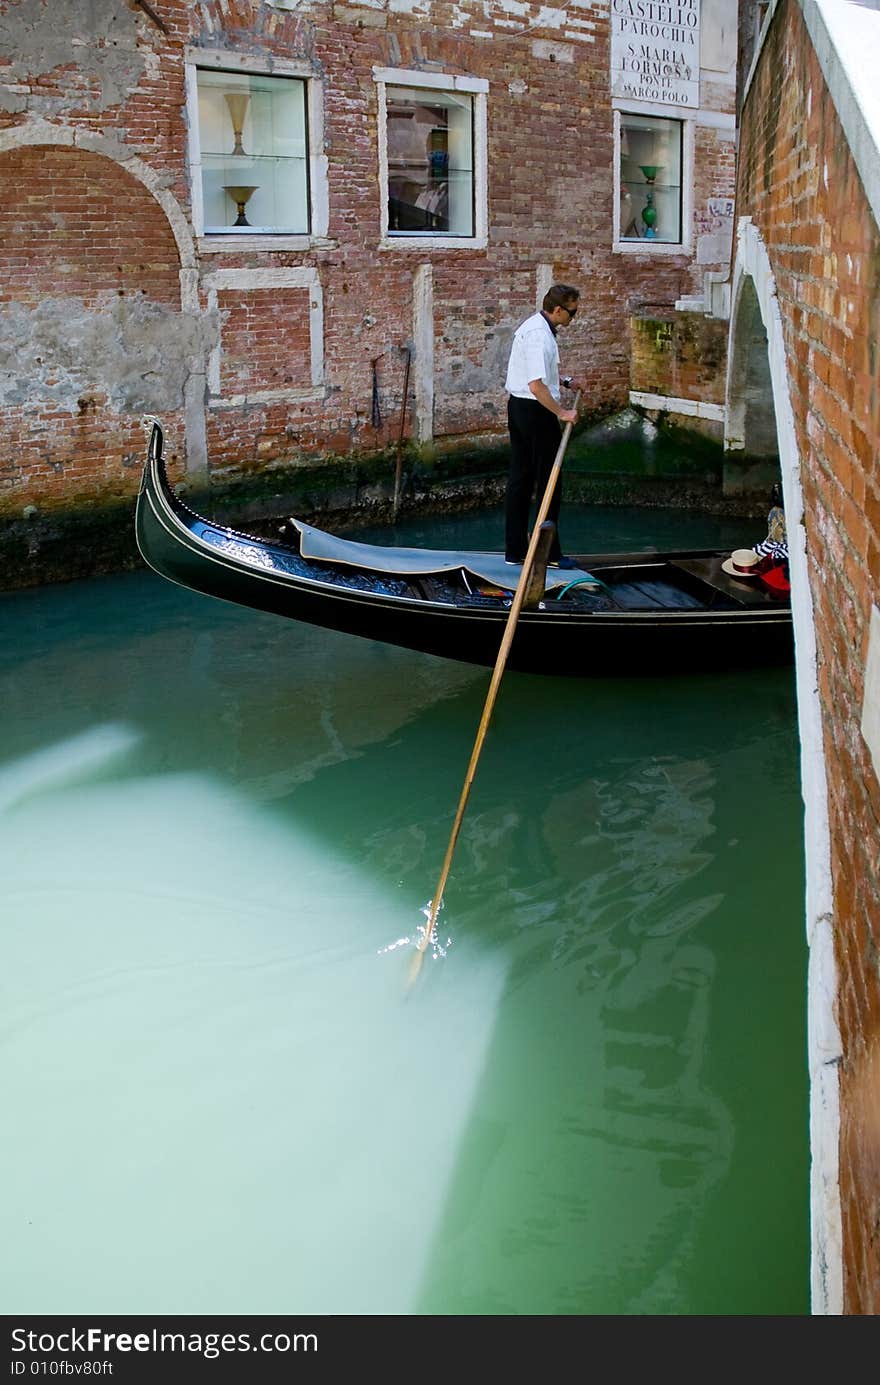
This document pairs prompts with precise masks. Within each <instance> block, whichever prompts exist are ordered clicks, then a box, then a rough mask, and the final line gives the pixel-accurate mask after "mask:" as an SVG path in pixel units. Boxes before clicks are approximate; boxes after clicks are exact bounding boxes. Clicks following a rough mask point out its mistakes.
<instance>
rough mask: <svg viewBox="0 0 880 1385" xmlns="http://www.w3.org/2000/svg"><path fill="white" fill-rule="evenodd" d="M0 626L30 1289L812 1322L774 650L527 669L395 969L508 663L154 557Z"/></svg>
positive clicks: (789, 856)
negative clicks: (463, 660)
mask: <svg viewBox="0 0 880 1385" xmlns="http://www.w3.org/2000/svg"><path fill="white" fill-rule="evenodd" d="M499 523H500V521H499V519H498V517H497V516H489V517H488V518H483V519H478V518H475V517H468V518H466V519H461V520H457V521H453V520H445V521H443V522H442V523H440V522H438V523H436V524H434V525H426V524H423V523H422V524H419V525H415V524H412V525H409V526H407V527H403V526H401V528H400V529H399V530H398V531H397V538H398V541H400V542H411V543H430V544H435V545H441V544H447V543H450V544H451V543H455V544H458V545H461V546H474V547H490V546H493V545H494V544H496V543H497V535H498V531H499ZM661 526H662V528H661ZM563 536H564V540H565V542H566V544H567V546H568V547H569V548H570V549H574V548H576V547H581V546H582V547H584V548H586V549H589V548H592V549H593V550H596V549H600V548H601V549H610V548H618V547H619V548H626V547H638V546H641V545H643V544H645V545H646V544H651V543H656V544H658V546H661V547H662V546H664V545H672V544H681V545H688V544H697V543H704V542H705V543H714V542H716V540H717V541H718V542H720V543H724V544H729V545H730V546H731V547H733V546H736V545H737V544H738V543H739V542H749V541H752V540H753V539H754V537H756V536H755V535H754V534H753V533H752V531H751V528H749V527H748V526H745V527H744V526H743V524H742V522H741V521H740V522H732V523H729V524H728V525H726V526H718V525H713V524H711V523H710V522H709V521H706V520H705V519H701V518H699V517H696V516H685V515H678V516H676V515H670V514H665V513H664V514H660V515H658V514H656V513H655V514H652V515H644V514H639V513H638V512H632V511H630V512H626V511H606V512H598V511H581V512H576V511H574V510H573V509H572V510H570V511H567V512H566V515H565V528H564V530H563ZM0 628H2V632H3V639H2V643H0V701H2V708H3V716H2V726H0V755H2V761H0V813H2V825H3V830H2V835H0V856H2V903H3V910H2V923H0V953H2V957H0V962H2V972H0V986H2V991H3V1001H2V1029H0V1101H2V1107H3V1110H4V1112H5V1113H6V1117H7V1118H6V1121H5V1135H4V1140H3V1143H2V1151H0V1166H2V1183H0V1186H2V1189H3V1196H2V1207H0V1239H2V1242H3V1245H4V1250H5V1253H4V1255H3V1257H2V1263H0V1301H2V1302H3V1304H4V1311H5V1312H6V1313H27V1312H30V1313H77V1314H84V1313H91V1312H95V1311H101V1312H104V1313H107V1312H110V1313H131V1312H143V1313H152V1312H156V1313H159V1312H164V1313H189V1312H200V1313H213V1314H223V1313H245V1314H257V1313H287V1312H290V1313H306V1312H320V1313H346V1312H352V1313H360V1314H366V1313H387V1314H391V1313H395V1314H397V1313H400V1314H410V1313H420V1314H424V1313H427V1314H459V1313H463V1314H600V1313H614V1314H645V1313H661V1314H707V1313H720V1314H744V1313H760V1314H780V1313H783V1314H790V1313H805V1312H808V1311H809V1309H808V1225H807V1219H808V1188H807V1161H808V1150H807V1109H806V1102H807V1093H806V1074H805V1048H806V1041H805V1018H804V1009H805V987H806V980H805V965H806V955H805V942H804V930H803V903H802V901H803V856H802V843H801V820H802V812H801V804H800V797H799V785H798V763H797V738H796V729H795V709H794V693H793V680H792V675H791V673H790V671H785V670H783V671H779V670H776V671H773V672H771V673H768V674H766V675H765V674H758V675H756V674H751V675H748V676H743V677H738V676H736V675H730V674H725V675H717V676H711V677H686V678H680V677H675V676H674V675H673V676H670V675H669V674H668V673H667V672H666V671H662V670H657V675H658V676H650V675H649V676H646V677H645V678H643V679H627V680H614V679H603V680H599V681H598V682H597V683H595V684H593V683H591V682H590V681H589V680H557V679H542V678H538V677H529V676H524V675H515V674H509V675H506V677H505V680H504V684H503V687H502V691H501V694H500V696H499V700H498V704H497V707H496V711H495V716H494V718H493V722H492V726H491V729H490V732H489V735H488V737H487V740H486V744H485V747H484V750H483V754H482V757H481V760H480V766H479V770H478V773H477V778H476V781H475V784H474V788H473V790H472V793H471V797H470V804H469V807H468V813H467V816H466V818H465V822H464V826H463V828H462V832H461V836H460V838H459V842H458V846H457V849H456V854H455V859H454V864H453V868H452V873H451V875H450V879H449V882H448V884H447V886H446V891H445V908H444V910H443V912H442V914H441V920H440V922H441V935H442V938H443V940H444V941H445V940H446V939H451V946H449V947H448V949H447V952H446V956H445V957H444V958H439V959H437V960H434V961H426V963H425V966H424V969H423V972H422V975H421V977H420V979H419V983H418V985H417V987H416V988H415V990H414V991H413V992H412V993H411V994H409V995H408V996H407V994H406V989H405V974H406V968H407V961H408V956H409V950H408V948H407V947H405V946H400V947H396V948H395V947H393V946H392V945H393V944H394V943H395V942H397V941H399V940H400V939H402V938H405V937H408V936H409V937H414V936H415V933H416V928H417V926H418V924H419V923H420V922H422V921H423V916H422V913H421V909H422V907H423V906H424V905H425V904H426V902H427V901H428V899H429V898H430V896H431V894H432V893H433V890H434V887H435V885H436V882H437V877H438V874H439V870H440V866H441V864H442V861H443V856H444V853H445V850H446V845H447V842H448V839H449V832H450V829H451V825H452V817H453V814H454V810H455V806H456V803H457V801H458V796H459V793H460V790H461V785H462V780H463V777H464V772H465V769H466V766H467V761H468V758H469V755H470V751H471V747H472V745H473V739H474V735H475V732H476V727H477V724H478V722H479V718H480V713H481V710H482V706H483V701H484V698H485V694H486V690H487V687H488V671H486V670H480V669H474V668H470V667H468V666H466V665H459V664H455V663H451V662H445V661H441V660H438V659H434V658H431V657H429V656H426V655H420V654H415V653H409V652H407V651H404V650H396V649H392V648H390V647H386V646H380V645H376V644H372V643H369V642H366V641H362V640H358V639H355V638H352V637H347V636H342V635H337V634H333V633H330V632H324V631H319V630H315V629H311V628H309V627H307V626H302V625H298V624H295V623H293V622H285V621H283V620H280V619H276V618H273V617H268V616H265V617H264V616H259V615H257V614H255V613H253V612H248V611H244V610H239V609H237V608H235V607H231V606H225V605H223V604H221V603H218V602H214V601H211V600H208V599H206V598H200V597H196V596H194V595H192V594H189V593H186V592H184V591H180V590H178V589H176V588H175V587H173V586H171V585H170V584H168V583H165V582H163V581H162V580H161V579H159V578H157V577H154V576H152V575H150V574H134V575H126V576H121V577H118V578H107V579H101V580H96V581H92V582H85V583H75V584H71V585H69V586H62V587H54V588H47V589H44V590H42V591H33V592H24V593H21V594H15V595H7V596H4V597H0ZM661 674H662V676H661Z"/></svg>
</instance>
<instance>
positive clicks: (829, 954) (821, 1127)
mask: <svg viewBox="0 0 880 1385" xmlns="http://www.w3.org/2000/svg"><path fill="white" fill-rule="evenodd" d="M747 276H748V277H749V278H751V279H752V281H753V283H754V287H755V292H756V295H757V298H758V304H759V306H760V309H761V317H762V319H763V322H764V327H765V329H766V332H767V351H768V355H769V363H770V380H771V384H772V388H773V403H774V406H775V410H776V426H777V434H778V438H779V463H780V469H781V473H782V491H783V498H784V502H785V515H786V528H787V531H788V546H789V562H790V566H791V610H792V620H793V624H794V636H795V681H796V686H797V707H798V729H799V732H800V746H801V793H802V796H803V800H804V840H805V852H806V876H807V879H806V929H807V945H808V947H809V974H808V979H807V1031H808V1033H807V1056H808V1063H809V1073H810V1151H811V1167H810V1209H811V1243H812V1244H811V1250H812V1254H811V1298H812V1312H813V1313H814V1314H829V1315H839V1314H841V1313H842V1311H843V1272H842V1231H841V1212H840V1187H839V1183H838V1176H839V1150H838V1142H839V1138H840V1108H839V1091H838V1065H839V1063H840V1058H841V1053H842V1046H841V1041H840V1034H839V1031H838V1028H837V1021H836V1019H835V998H836V994H837V968H836V964H835V959H834V938H833V931H832V900H833V894H832V882H831V843H830V836H829V827H828V786H827V782H826V776H825V754H824V745H823V738H822V711H821V705H820V701H819V688H818V676H817V671H816V632H815V628H814V625H813V598H812V592H811V589H810V578H809V568H808V561H807V544H806V529H805V526H804V523H803V518H804V501H803V493H802V490H801V478H800V456H799V453H798V446H797V434H796V432H795V426H794V416H793V413H792V407H791V398H790V396H789V384H788V370H787V365H786V357H785V339H784V335H783V328H782V315H781V313H780V310H779V300H778V298H777V296H776V284H775V282H774V278H773V271H772V268H771V265H770V259H769V256H768V254H767V249H766V246H765V245H764V242H763V241H762V240H761V237H760V235H759V233H758V230H757V228H756V227H755V226H754V225H753V224H752V221H751V218H750V217H741V218H740V222H739V226H738V228H737V249H736V261H735V264H734V270H733V284H732V296H731V303H732V308H731V314H730V337H729V342H728V349H727V353H728V360H731V359H732V358H733V343H734V338H735V334H736V323H737V318H738V315H739V312H738V309H739V301H740V296H741V293H742V288H743V281H744V279H745V278H746V277H747Z"/></svg>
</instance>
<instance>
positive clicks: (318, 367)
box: [203, 267, 324, 409]
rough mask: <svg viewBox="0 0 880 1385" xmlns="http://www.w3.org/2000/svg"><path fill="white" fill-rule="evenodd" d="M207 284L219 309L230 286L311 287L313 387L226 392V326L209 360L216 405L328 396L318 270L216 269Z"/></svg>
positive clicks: (249, 288) (248, 289) (244, 288)
mask: <svg viewBox="0 0 880 1385" xmlns="http://www.w3.org/2000/svg"><path fill="white" fill-rule="evenodd" d="M203 287H204V289H205V292H206V293H207V295H208V308H209V310H210V311H211V312H216V311H217V306H218V305H217V294H218V293H225V292H228V291H229V290H230V289H241V290H242V292H243V293H253V292H254V291H255V290H257V289H308V291H309V352H310V360H309V371H310V376H311V382H312V384H311V389H302V388H297V389H289V390H278V389H268V390H254V391H252V392H251V393H249V394H234V395H227V396H225V397H224V396H223V395H222V394H221V387H220V361H221V351H222V349H223V331H222V326H221V328H219V329H218V332H217V344H216V346H215V347H214V350H213V351H212V352H211V358H210V360H209V362H208V394H209V400H208V402H209V405H210V407H211V408H212V409H231V408H235V407H237V406H239V405H241V404H277V403H279V402H288V403H300V402H301V401H302V400H304V399H323V397H324V293H323V289H322V288H321V281H320V279H319V278H318V271H317V270H316V269H312V268H309V267H305V268H302V269H216V270H214V272H213V273H212V274H207V275H205V278H204V280H203Z"/></svg>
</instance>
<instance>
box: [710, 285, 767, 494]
mask: <svg viewBox="0 0 880 1385" xmlns="http://www.w3.org/2000/svg"><path fill="white" fill-rule="evenodd" d="M727 361H728V367H727V384H726V393H727V410H726V421H725V426H724V451H725V454H726V456H725V466H724V489H725V492H727V493H728V494H732V493H735V492H739V491H752V490H764V489H768V488H769V487H770V486H771V485H772V484H773V482H774V481H775V480H776V478H777V472H778V466H779V442H778V436H777V425H776V410H775V407H774V400H773V385H772V381H771V378H770V361H769V358H768V355H767V330H766V327H765V326H764V320H763V318H762V316H761V307H760V304H759V302H758V295H757V292H756V290H755V285H754V281H753V280H752V278H751V277H750V276H749V275H743V276H742V277H741V278H740V279H739V282H738V283H737V284H736V285H735V287H734V296H733V299H732V303H731V312H730V331H729V345H728V354H727Z"/></svg>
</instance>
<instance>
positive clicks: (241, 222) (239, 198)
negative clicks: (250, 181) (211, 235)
mask: <svg viewBox="0 0 880 1385" xmlns="http://www.w3.org/2000/svg"><path fill="white" fill-rule="evenodd" d="M257 186H259V184H257ZM256 190H257V188H256V187H252V188H249V187H240V186H239V185H238V184H235V185H233V186H232V187H227V186H226V185H225V184H224V187H223V191H224V192H225V193H226V194H227V195H228V196H229V197H231V198H232V200H233V202H234V203H235V205H236V207H237V208H238V216H237V217H236V219H235V221H233V223H232V224H233V226H250V224H251V223H250V222H249V221H248V219H247V217H246V216H245V214H244V209H245V207H246V206H247V204H248V202H249V200H250V199H251V197H253V195H254V193H255V192H256Z"/></svg>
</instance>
